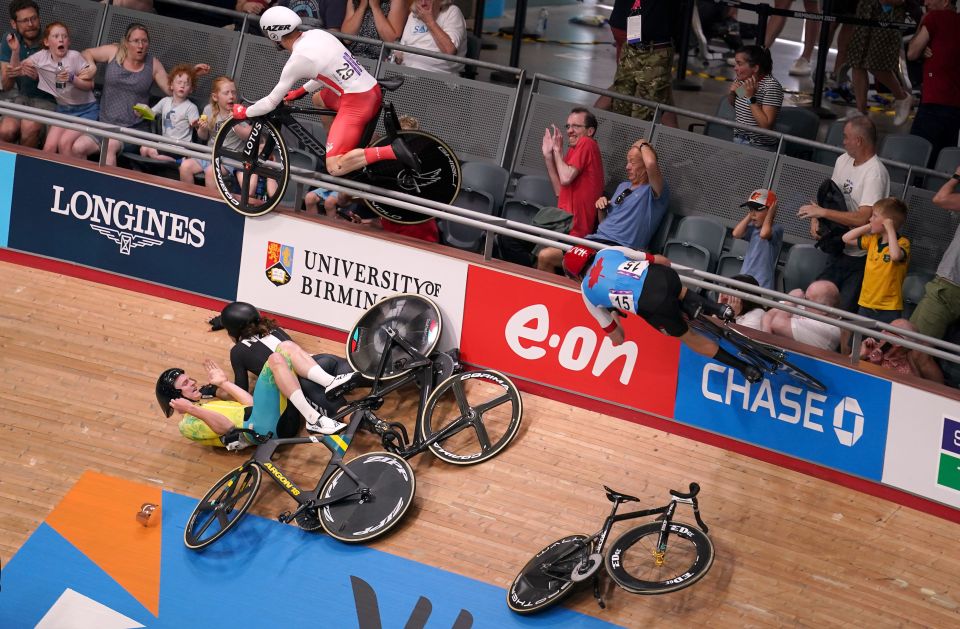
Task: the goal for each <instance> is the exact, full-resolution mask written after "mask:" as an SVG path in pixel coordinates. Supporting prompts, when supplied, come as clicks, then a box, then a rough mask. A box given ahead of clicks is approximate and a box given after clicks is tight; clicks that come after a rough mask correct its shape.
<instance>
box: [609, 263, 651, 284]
mask: <svg viewBox="0 0 960 629" xmlns="http://www.w3.org/2000/svg"><path fill="white" fill-rule="evenodd" d="M649 266H650V263H649V262H647V261H646V260H630V261H629V262H624V263H623V264H621V265H620V266H618V267H617V275H626V276H627V277H632V278H635V279H640V278H641V277H643V274H644V273H645V272H646V271H647V267H649Z"/></svg>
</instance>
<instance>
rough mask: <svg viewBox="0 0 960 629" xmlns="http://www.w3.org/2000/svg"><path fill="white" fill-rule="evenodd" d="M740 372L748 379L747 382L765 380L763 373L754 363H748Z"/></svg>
mask: <svg viewBox="0 0 960 629" xmlns="http://www.w3.org/2000/svg"><path fill="white" fill-rule="evenodd" d="M740 373H742V374H743V377H744V378H746V379H747V382H750V383H754V384H755V383H757V382H760V381H761V380H763V373H762V372H761V371H760V370H759V369H757V368H756V367H754V366H753V365H747V366H746V367H744V368H743V369H741V370H740Z"/></svg>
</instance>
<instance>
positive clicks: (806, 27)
mask: <svg viewBox="0 0 960 629" xmlns="http://www.w3.org/2000/svg"><path fill="white" fill-rule="evenodd" d="M792 4H793V0H774V3H773V7H774V8H775V9H789V8H790V5H792ZM803 10H804V11H806V12H807V13H819V12H820V7H819V6H818V3H817V0H803ZM786 23H787V18H786V17H785V16H783V15H771V16H770V17H769V19H767V33H766V40H765V41H764V42H763V47H764V48H766V49H767V50H770V48H771V47H772V46H773V42H775V41H777V37H779V36H780V33H781V32H782V31H783V27H784V25H786ZM818 37H820V22H817V21H815V20H804V21H803V52H801V53H800V56H799V57H797V59H796V61H794V62H793V65H792V66H790V76H810V72H811V67H810V59H811V58H812V57H813V47H814V46H815V45H816V44H817V38H818Z"/></svg>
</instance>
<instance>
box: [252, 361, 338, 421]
mask: <svg viewBox="0 0 960 629" xmlns="http://www.w3.org/2000/svg"><path fill="white" fill-rule="evenodd" d="M278 349H280V348H278ZM298 349H299V348H298ZM267 368H269V373H268V369H267ZM264 376H267V378H268V382H273V383H275V385H276V386H275V388H276V389H279V391H280V393H282V394H283V395H284V397H286V398H287V399H288V400H290V403H291V404H293V405H294V406H296V407H297V410H298V411H300V414H301V415H303V418H304V419H305V420H306V422H307V429H308V430H312V431H314V432H322V433H324V434H328V435H330V434H333V433H335V432H338V431H340V430H342V429H343V428H344V426H346V424H343V423H341V422H337V421H334V420H332V419H330V418H329V417H327V416H326V415H324V414H323V413H321V412H320V411H319V410H318V409H317V408H316V407H315V406H314V405H313V404H311V403H310V401H308V400H307V398H306V396H304V394H303V390H302V389H301V388H300V382H299V381H298V380H297V377H296V375H294V366H293V358H292V356H291V357H287V356H284V355H283V354H281V353H278V352H274V353H273V354H270V358H268V359H267V364H266V366H265V368H264V370H263V371H261V372H260V375H259V376H258V377H257V386H256V388H254V390H253V407H254V416H257V415H259V413H258V411H257V408H258V404H259V400H258V399H257V392H258V390H259V389H260V380H261V379H263V378H264ZM270 391H271V389H269V388H268V389H267V392H270ZM265 404H266V410H267V411H268V412H271V413H272V412H273V411H274V410H277V411H278V412H277V413H276V416H277V421H279V418H280V413H282V412H283V407H282V405H281V404H279V403H277V404H274V402H273V400H272V398H271V399H270V400H269V401H265ZM270 417H272V415H270ZM252 421H253V416H252V417H251V423H252ZM275 428H276V426H275V425H274V429H275Z"/></svg>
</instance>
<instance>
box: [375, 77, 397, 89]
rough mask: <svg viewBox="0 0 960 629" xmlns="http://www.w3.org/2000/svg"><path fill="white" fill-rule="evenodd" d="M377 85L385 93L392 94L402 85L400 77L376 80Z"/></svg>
mask: <svg viewBox="0 0 960 629" xmlns="http://www.w3.org/2000/svg"><path fill="white" fill-rule="evenodd" d="M377 83H378V84H380V87H381V89H383V90H384V91H387V92H392V91H393V90H395V89H397V88H399V87H400V86H401V85H403V77H402V76H393V77H390V78H389V79H377Z"/></svg>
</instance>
